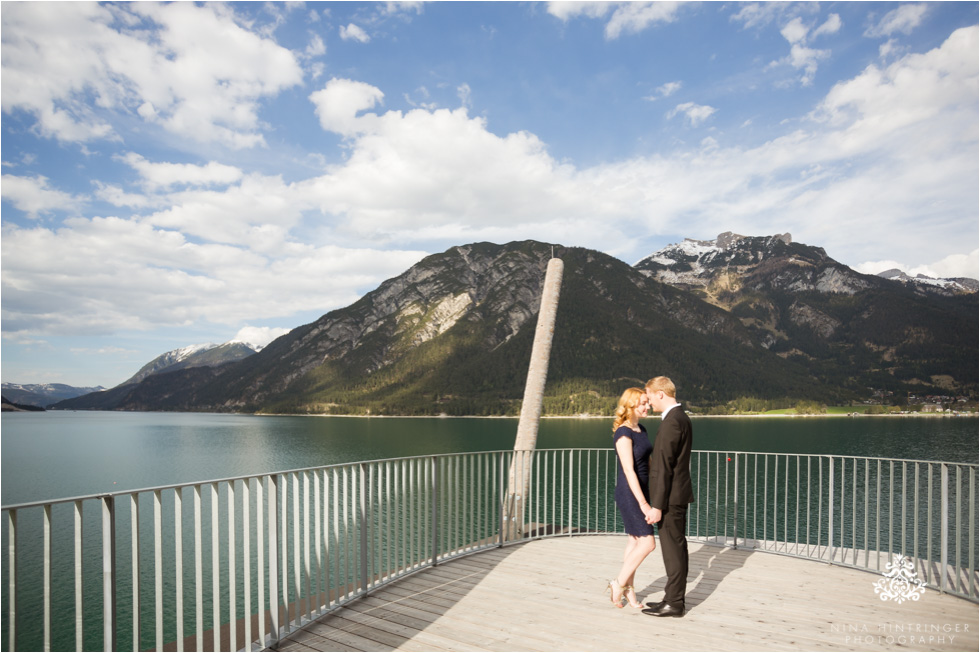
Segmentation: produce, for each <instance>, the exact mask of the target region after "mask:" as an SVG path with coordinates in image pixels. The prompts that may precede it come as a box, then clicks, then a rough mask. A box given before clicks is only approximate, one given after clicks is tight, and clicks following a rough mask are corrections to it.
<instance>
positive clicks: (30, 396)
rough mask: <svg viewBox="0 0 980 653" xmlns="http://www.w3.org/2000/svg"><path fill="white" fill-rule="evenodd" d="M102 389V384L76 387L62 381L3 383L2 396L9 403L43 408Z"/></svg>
mask: <svg viewBox="0 0 980 653" xmlns="http://www.w3.org/2000/svg"><path fill="white" fill-rule="evenodd" d="M100 390H103V388H102V386H98V387H95V388H77V387H74V386H70V385H64V384H62V383H40V384H30V383H4V384H3V396H4V397H6V398H7V399H8V400H9V401H10V402H11V403H17V404H24V405H27V406H39V407H41V408H44V407H45V406H50V405H51V404H55V403H57V402H59V401H61V400H63V399H71V398H72V397H79V396H81V395H85V394H88V393H90V392H98V391H100Z"/></svg>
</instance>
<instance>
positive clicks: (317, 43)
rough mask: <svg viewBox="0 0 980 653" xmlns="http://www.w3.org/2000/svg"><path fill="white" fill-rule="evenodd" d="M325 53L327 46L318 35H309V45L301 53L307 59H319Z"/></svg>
mask: <svg viewBox="0 0 980 653" xmlns="http://www.w3.org/2000/svg"><path fill="white" fill-rule="evenodd" d="M326 53H327V45H326V43H324V42H323V39H321V38H320V35H319V34H311V35H310V44H309V45H307V46H306V50H305V51H304V52H303V54H304V55H306V56H307V57H319V56H322V55H324V54H326Z"/></svg>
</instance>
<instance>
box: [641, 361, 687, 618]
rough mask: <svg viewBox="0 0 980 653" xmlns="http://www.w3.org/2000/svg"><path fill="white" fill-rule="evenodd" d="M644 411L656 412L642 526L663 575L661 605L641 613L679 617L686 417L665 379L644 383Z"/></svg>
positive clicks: (683, 559)
mask: <svg viewBox="0 0 980 653" xmlns="http://www.w3.org/2000/svg"><path fill="white" fill-rule="evenodd" d="M646 393H647V397H648V398H649V401H650V409H651V410H655V411H657V412H659V413H660V417H661V422H660V428H659V429H657V438H656V440H654V442H653V454H652V456H651V459H652V464H651V468H650V506H651V507H650V510H649V512H647V513H646V515H647V523H649V524H656V525H657V527H658V529H659V532H660V547H661V551H663V556H664V568H665V569H666V570H667V586H666V587H665V588H664V600H663V601H661V602H659V603H648V604H647V605H648V606H650V607H649V608H647V609H645V610H643V612H644V614H651V615H655V616H657V617H680V616H682V615H683V614H684V594H685V593H686V590H687V537H686V536H685V533H686V532H687V506H688V504H689V503H691V502H692V501H694V493H693V491H692V490H691V443H692V439H693V431H692V428H691V418H690V417H688V416H687V413H685V412H684V407H683V406H681V405H680V404H678V403H677V399H676V398H675V397H676V390H675V388H674V384H673V382H671V380H670V379H668V378H667V377H666V376H658V377H655V378H652V379H650V380H649V381H647V384H646Z"/></svg>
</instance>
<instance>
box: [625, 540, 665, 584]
mask: <svg viewBox="0 0 980 653" xmlns="http://www.w3.org/2000/svg"><path fill="white" fill-rule="evenodd" d="M656 548H657V542H656V540H654V538H653V535H645V536H643V537H635V536H633V535H630V536H629V542H628V543H627V545H626V553H625V554H624V556H623V567H622V568H621V569H620V570H619V575H618V576H617V577H616V582H617V583H619V584H620V585H622V586H624V587H625V586H627V585H632V584H633V578H634V576H635V575H636V570H637V569H638V568H639V566H640V564H641V563H642V562H643V561H644V560H645V559H646V557H647V556H648V555H650V554H651V553H652V552H653V551H654V549H656Z"/></svg>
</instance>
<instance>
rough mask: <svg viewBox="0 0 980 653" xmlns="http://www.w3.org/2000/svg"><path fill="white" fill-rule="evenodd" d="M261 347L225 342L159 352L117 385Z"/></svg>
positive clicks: (218, 361)
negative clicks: (163, 352)
mask: <svg viewBox="0 0 980 653" xmlns="http://www.w3.org/2000/svg"><path fill="white" fill-rule="evenodd" d="M260 349H261V347H259V346H256V345H251V344H248V343H245V342H238V341H232V342H226V343H225V344H223V345H216V344H214V343H209V344H206V345H191V346H189V347H181V348H180V349H174V350H173V351H168V352H167V353H165V354H160V355H159V356H157V357H156V358H154V359H153V360H151V361H150V362H149V363H147V364H146V365H144V366H143V367H141V368H140V370H139V371H138V372H137V373H136V374H134V375H133V376H132V377H130V378H129V379H127V380H126V381H123V382H122V383H120V384H119V385H122V386H126V385H133V384H136V383H139V382H140V381H142V380H143V379H145V378H146V377H148V376H150V375H151V374H158V373H160V372H163V371H169V372H174V371H176V370H180V369H185V368H188V367H211V366H214V365H223V364H225V363H230V362H233V361H239V360H242V359H243V358H246V357H248V356H251V355H252V354H254V353H255V352H257V351H259V350H260Z"/></svg>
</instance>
